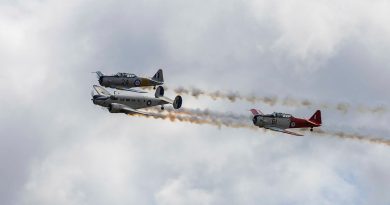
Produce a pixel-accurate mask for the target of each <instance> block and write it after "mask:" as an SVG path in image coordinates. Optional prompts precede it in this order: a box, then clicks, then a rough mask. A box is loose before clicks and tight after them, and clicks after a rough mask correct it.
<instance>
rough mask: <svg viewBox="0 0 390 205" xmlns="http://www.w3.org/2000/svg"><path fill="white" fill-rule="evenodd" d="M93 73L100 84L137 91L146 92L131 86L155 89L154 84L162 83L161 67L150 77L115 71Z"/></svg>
mask: <svg viewBox="0 0 390 205" xmlns="http://www.w3.org/2000/svg"><path fill="white" fill-rule="evenodd" d="M93 73H96V75H97V77H98V79H99V84H100V85H101V86H104V87H109V88H114V89H118V90H125V91H131V92H137V93H146V92H145V91H141V90H137V89H133V87H145V86H153V89H156V86H159V85H162V84H164V77H163V71H162V70H161V69H159V70H158V71H157V72H156V74H154V76H153V77H152V78H146V77H138V76H136V75H135V74H131V73H117V74H115V75H104V74H103V73H102V72H100V71H96V72H93Z"/></svg>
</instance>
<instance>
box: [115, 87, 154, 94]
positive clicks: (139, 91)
mask: <svg viewBox="0 0 390 205" xmlns="http://www.w3.org/2000/svg"><path fill="white" fill-rule="evenodd" d="M116 89H118V90H125V91H130V92H135V93H148V92H145V91H143V90H138V89H133V88H125V87H116Z"/></svg>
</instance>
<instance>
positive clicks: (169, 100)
mask: <svg viewBox="0 0 390 205" xmlns="http://www.w3.org/2000/svg"><path fill="white" fill-rule="evenodd" d="M158 99H161V100H163V101H165V102H167V103H170V104H173V102H174V100H172V99H170V98H167V97H164V96H160V97H158Z"/></svg>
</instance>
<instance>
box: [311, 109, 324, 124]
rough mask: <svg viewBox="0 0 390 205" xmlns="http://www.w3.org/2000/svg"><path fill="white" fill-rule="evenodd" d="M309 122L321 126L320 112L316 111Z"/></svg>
mask: <svg viewBox="0 0 390 205" xmlns="http://www.w3.org/2000/svg"><path fill="white" fill-rule="evenodd" d="M309 121H311V122H314V123H316V124H322V121H321V110H317V111H316V112H315V113H314V115H313V116H311V118H310V119H309Z"/></svg>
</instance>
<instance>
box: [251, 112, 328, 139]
mask: <svg viewBox="0 0 390 205" xmlns="http://www.w3.org/2000/svg"><path fill="white" fill-rule="evenodd" d="M250 111H251V112H252V114H253V119H252V120H253V124H254V125H256V126H258V127H264V128H265V129H270V130H273V131H276V132H283V133H287V134H290V135H296V136H303V135H302V134H299V133H295V132H291V131H288V130H286V129H288V128H305V127H307V128H309V127H310V131H313V127H319V126H321V123H322V121H321V111H320V110H317V111H316V112H315V113H314V115H313V116H311V118H310V119H302V118H295V117H293V116H292V115H290V114H285V113H277V112H274V113H272V114H268V115H265V114H263V113H262V112H261V111H260V110H256V109H251V110H250Z"/></svg>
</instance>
